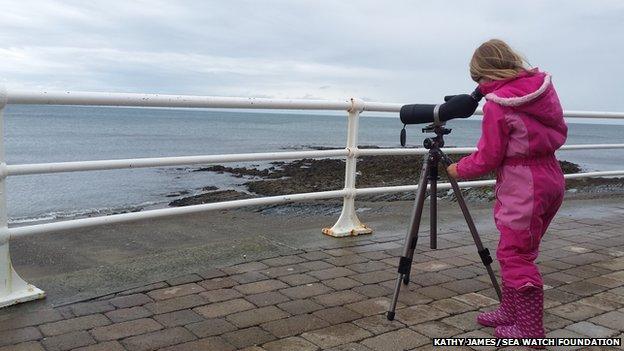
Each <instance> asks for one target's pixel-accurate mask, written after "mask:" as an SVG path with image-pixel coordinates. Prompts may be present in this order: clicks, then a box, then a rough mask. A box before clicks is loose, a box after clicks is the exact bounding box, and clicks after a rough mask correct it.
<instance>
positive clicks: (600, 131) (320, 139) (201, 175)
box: [4, 105, 624, 225]
mask: <svg viewBox="0 0 624 351" xmlns="http://www.w3.org/2000/svg"><path fill="white" fill-rule="evenodd" d="M4 119H5V133H4V134H5V151H6V160H7V164H9V165H17V164H31V163H47V162H65V161H87V160H108V159H125V158H143V157H165V156H192V155H212V154H230V153H249V152H274V151H292V150H308V149H314V148H319V147H330V148H343V147H344V146H345V142H346V127H347V118H346V113H338V112H337V113H329V112H328V113H323V112H308V111H306V112H305V113H302V112H298V111H294V112H293V111H278V112H276V111H255V110H254V111H249V110H214V109H213V110H209V109H156V108H118V107H82V106H37V105H9V106H7V108H6V109H5V113H4ZM570 122H571V123H569V137H568V143H569V144H603V143H624V123H622V122H623V121H596V120H589V121H582V123H577V122H574V123H572V122H573V120H571V121H570ZM480 124H481V121H480V119H479V118H478V117H472V118H469V119H462V120H459V119H456V120H452V121H450V122H448V124H447V126H448V127H449V128H451V129H452V130H453V132H452V133H451V135H449V136H447V137H446V144H447V146H474V145H475V144H476V142H477V140H478V138H479V135H480ZM402 127H403V125H402V123H401V122H400V121H399V118H398V115H396V114H377V115H375V114H369V113H367V112H365V113H363V114H362V117H361V118H360V129H359V134H358V139H359V145H360V146H379V147H393V148H394V147H400V144H399V133H400V130H401V128H402ZM421 128H422V126H419V125H412V126H408V127H407V130H408V147H410V146H411V147H414V146H419V145H421V143H422V140H423V138H424V137H425V136H426V135H425V134H422V132H421ZM558 156H559V158H560V159H564V160H568V161H572V162H575V163H578V164H580V165H581V166H582V168H583V169H585V170H588V171H590V170H621V169H624V150H621V149H620V150H617V149H616V150H583V151H565V152H559V154H558ZM239 165H242V166H257V167H265V166H267V165H268V163H267V162H247V163H240V164H239ZM199 167H200V166H199V165H191V166H177V167H156V168H141V169H126V170H107V171H89V172H71V173H56V174H45V175H26V176H11V177H8V178H7V202H8V215H9V224H10V225H26V224H32V223H37V222H48V221H55V220H63V219H69V218H75V217H84V216H92V215H105V214H111V213H118V212H123V211H129V210H130V211H132V210H138V209H148V208H160V207H165V206H167V204H168V203H169V202H170V201H172V200H174V199H176V198H179V197H182V196H188V195H193V194H195V193H199V192H201V191H202V190H201V189H202V188H203V187H206V186H216V187H218V188H221V189H237V190H244V187H243V186H242V183H243V182H245V180H244V179H240V178H234V177H231V176H229V175H227V174H217V173H213V172H193V170H195V169H197V168H199Z"/></svg>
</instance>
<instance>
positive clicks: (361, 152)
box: [356, 144, 624, 156]
mask: <svg viewBox="0 0 624 351" xmlns="http://www.w3.org/2000/svg"><path fill="white" fill-rule="evenodd" d="M596 149H624V144H580V145H564V146H562V147H561V148H560V149H559V150H562V151H565V150H568V151H572V150H596ZM442 151H444V152H445V153H446V154H449V155H450V154H466V153H471V152H475V151H477V148H476V147H449V148H442ZM427 152H429V150H427V149H425V148H392V149H358V150H357V151H356V154H357V155H358V156H381V155H424V154H426V153H427Z"/></svg>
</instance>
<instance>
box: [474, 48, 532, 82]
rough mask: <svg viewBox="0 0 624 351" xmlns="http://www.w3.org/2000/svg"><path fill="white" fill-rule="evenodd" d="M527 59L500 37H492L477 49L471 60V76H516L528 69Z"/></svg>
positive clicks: (501, 77)
mask: <svg viewBox="0 0 624 351" xmlns="http://www.w3.org/2000/svg"><path fill="white" fill-rule="evenodd" d="M526 67H527V62H526V60H525V59H524V58H523V57H522V56H521V55H520V54H518V53H517V52H515V51H514V50H513V49H512V48H511V47H510V46H509V45H507V43H505V42H504V41H502V40H500V39H491V40H488V41H486V42H485V43H483V44H481V45H480V46H479V47H478V48H477V50H475V52H474V54H473V55H472V59H471V60H470V77H471V78H472V80H474V81H475V82H477V83H478V82H479V80H481V79H482V78H486V79H491V80H501V79H508V78H513V77H516V76H517V75H518V74H519V73H520V72H523V71H528V70H527V68H526Z"/></svg>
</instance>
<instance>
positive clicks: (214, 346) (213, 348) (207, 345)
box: [160, 337, 236, 351]
mask: <svg viewBox="0 0 624 351" xmlns="http://www.w3.org/2000/svg"><path fill="white" fill-rule="evenodd" d="M197 350H206V351H233V350H236V348H235V347H234V346H232V344H230V343H228V342H227V341H225V340H224V339H223V338H221V337H212V338H206V339H201V340H195V341H190V342H186V343H183V344H179V345H175V346H169V347H166V348H164V349H161V350H160V351H197Z"/></svg>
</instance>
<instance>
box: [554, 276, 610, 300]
mask: <svg viewBox="0 0 624 351" xmlns="http://www.w3.org/2000/svg"><path fill="white" fill-rule="evenodd" d="M559 289H560V290H562V291H565V292H568V293H571V294H575V295H579V296H591V295H595V294H597V293H599V292H603V291H605V290H607V288H606V287H604V286H600V285H597V284H592V283H590V282H588V281H585V280H583V281H579V282H574V283H570V284H566V285H562V286H560V287H559Z"/></svg>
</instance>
